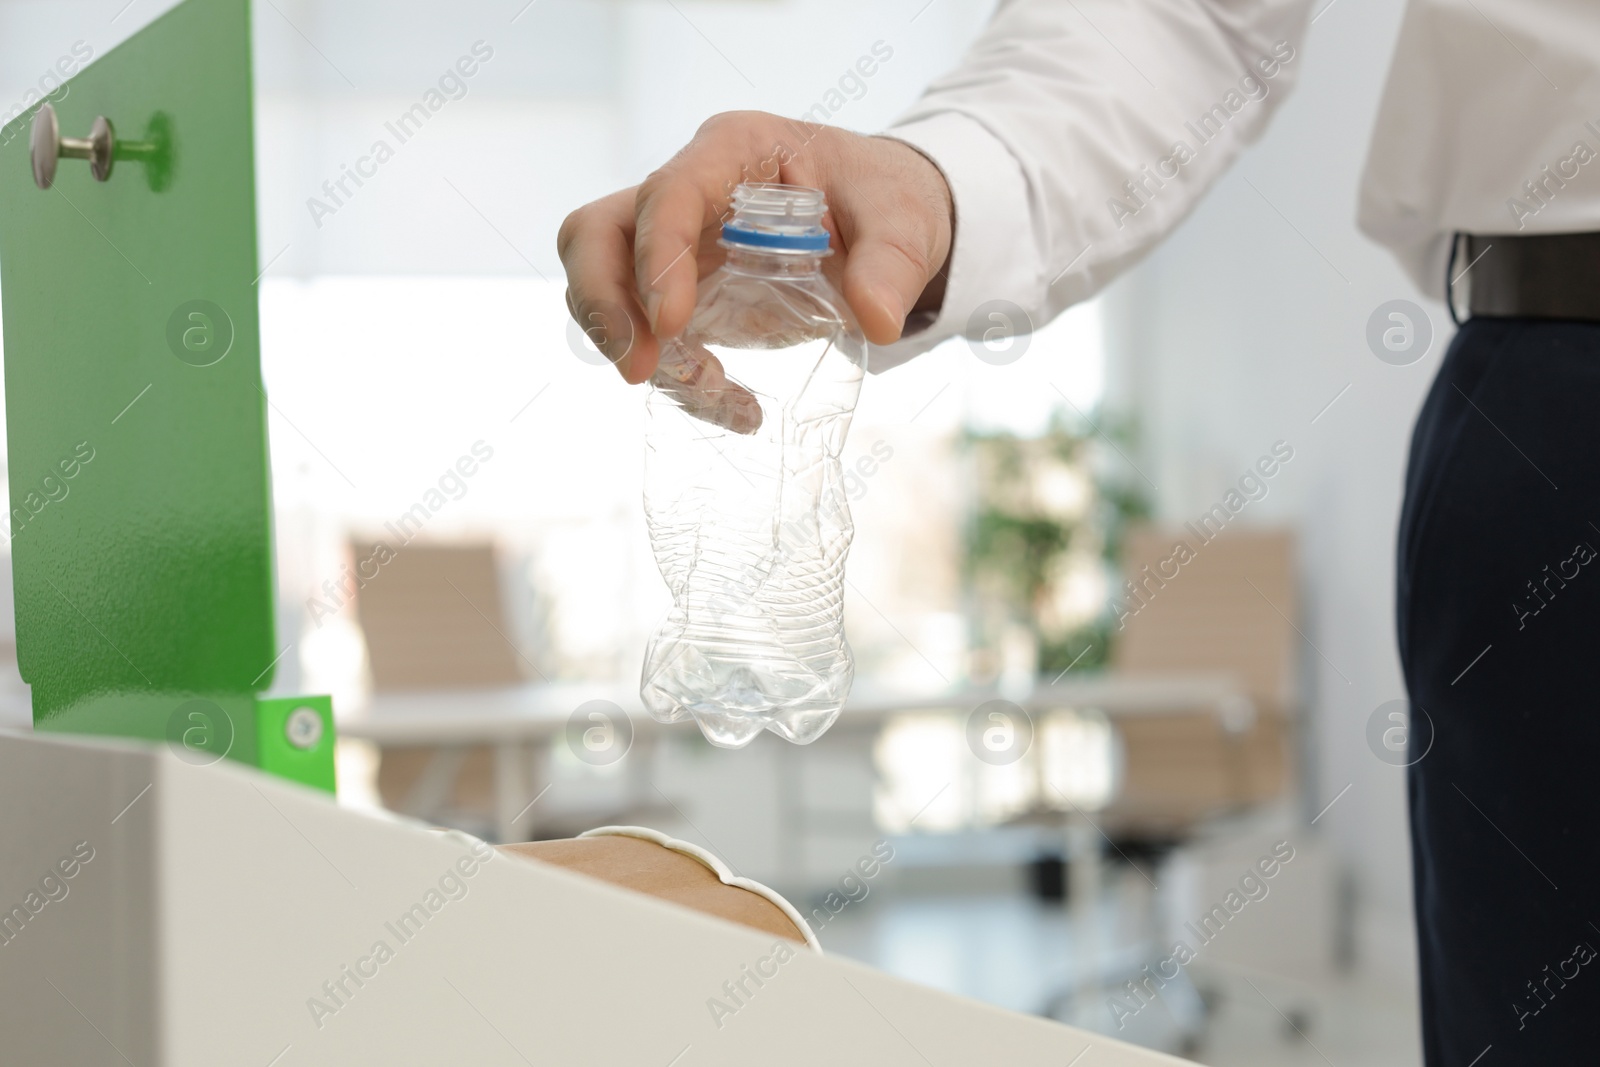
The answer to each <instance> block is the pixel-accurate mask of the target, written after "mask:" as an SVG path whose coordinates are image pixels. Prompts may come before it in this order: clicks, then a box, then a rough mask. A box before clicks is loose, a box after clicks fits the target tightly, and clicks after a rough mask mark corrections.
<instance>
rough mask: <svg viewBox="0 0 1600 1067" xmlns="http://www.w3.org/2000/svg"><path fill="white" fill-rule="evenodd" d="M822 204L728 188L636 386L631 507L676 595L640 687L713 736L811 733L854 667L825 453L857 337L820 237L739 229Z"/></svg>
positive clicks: (853, 391) (726, 743) (800, 737)
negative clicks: (670, 328)
mask: <svg viewBox="0 0 1600 1067" xmlns="http://www.w3.org/2000/svg"><path fill="white" fill-rule="evenodd" d="M824 210H825V204H824V202H823V197H822V194H821V193H820V192H818V191H817V190H814V189H801V188H796V187H792V186H775V185H742V186H740V187H739V188H738V190H736V192H735V195H734V214H733V218H732V219H731V220H730V223H729V226H728V227H727V228H725V229H724V239H723V241H722V245H723V247H724V248H725V249H726V250H727V261H726V263H725V264H724V265H723V266H722V267H721V268H720V269H718V270H717V271H716V272H715V273H713V274H711V275H710V276H708V277H707V278H705V279H704V280H703V281H702V282H701V283H700V289H699V300H698V303H697V306H696V308H695V312H694V315H693V317H692V319H691V320H690V323H689V326H688V329H687V330H686V331H685V332H684V333H683V335H682V336H681V337H679V338H678V339H676V340H674V341H672V342H669V343H667V344H666V345H664V346H663V351H662V354H661V367H660V369H659V370H658V371H657V373H656V376H655V378H654V380H653V386H654V387H653V388H652V389H651V391H650V396H649V400H648V417H647V428H646V461H645V515H646V518H647V521H648V524H649V530H650V542H651V546H652V548H653V549H654V552H655V557H656V563H657V565H658V566H659V567H660V569H661V575H662V577H663V578H664V579H665V580H666V583H667V586H668V588H669V589H670V590H671V592H672V599H673V605H672V608H671V610H670V611H669V612H668V615H667V618H666V620H665V621H664V622H663V623H662V625H661V627H660V629H659V630H658V631H657V632H656V634H655V636H654V637H653V638H652V640H651V642H650V645H649V647H648V649H647V650H646V652H645V661H644V669H643V672H642V679H641V683H640V695H641V696H642V698H643V700H644V705H645V707H646V708H647V709H648V710H649V712H650V714H651V715H652V716H653V717H655V718H656V719H658V720H660V721H662V722H680V721H683V720H685V719H688V718H693V719H694V720H695V721H696V722H697V723H698V724H699V726H700V729H701V731H702V732H703V733H704V734H705V736H706V738H707V739H708V740H710V741H711V743H712V744H715V745H719V746H722V747H725V748H739V747H742V746H744V745H746V744H749V743H750V741H752V740H753V739H754V738H755V737H756V735H757V734H759V733H760V732H761V731H762V730H771V731H772V732H773V733H776V734H777V735H779V736H780V737H783V738H785V739H786V740H789V741H793V742H796V743H799V744H805V743H807V742H809V741H813V740H815V739H816V738H817V737H819V736H821V735H822V733H823V732H824V731H825V730H827V728H828V727H829V726H830V725H832V724H833V721H834V719H836V718H837V717H838V715H839V711H840V709H841V708H842V707H843V705H844V701H845V698H846V696H847V695H848V694H849V692H850V684H851V681H852V680H853V678H854V676H855V660H854V657H853V656H852V655H851V652H850V646H849V643H848V642H847V641H846V640H845V634H844V616H843V610H844V564H845V555H846V553H847V552H848V551H849V548H850V538H851V534H852V532H853V527H852V526H851V522H850V509H849V506H848V502H847V499H846V495H845V491H844V478H843V468H842V465H841V461H840V456H841V453H842V451H843V449H844V443H845V435H846V434H847V433H848V432H849V428H850V418H851V415H852V414H853V413H854V411H855V405H856V398H857V396H858V395H859V393H860V391H861V381H862V376H863V371H864V369H865V366H866V352H867V349H866V342H865V341H864V340H863V338H862V336H861V332H860V329H859V328H858V327H857V326H856V324H855V322H854V320H853V318H852V317H851V315H850V312H849V310H848V308H847V307H846V305H845V302H844V300H843V298H842V297H840V295H839V294H838V292H837V291H835V289H834V287H833V286H832V285H831V284H830V283H829V282H828V281H827V280H826V279H825V278H824V277H823V274H822V270H821V264H822V259H823V257H824V256H825V255H826V254H827V253H826V250H825V249H824V250H822V251H805V250H796V249H785V248H781V247H780V248H773V247H769V246H761V247H754V246H752V245H751V244H750V243H748V242H750V241H753V240H755V238H753V237H750V236H749V235H750V234H751V233H752V232H753V233H756V234H758V235H761V234H766V235H773V234H775V235H778V236H779V238H782V237H784V235H792V236H798V237H800V238H802V240H801V241H797V242H795V243H807V242H806V241H805V240H804V238H810V241H809V243H812V244H815V243H817V241H816V239H815V235H817V234H825V233H826V231H825V230H823V228H822V225H821V221H822V215H823V212H824ZM780 243H781V240H780Z"/></svg>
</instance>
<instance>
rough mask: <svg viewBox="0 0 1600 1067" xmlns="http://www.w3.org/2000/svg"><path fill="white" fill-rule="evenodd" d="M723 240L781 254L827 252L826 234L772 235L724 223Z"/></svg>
mask: <svg viewBox="0 0 1600 1067" xmlns="http://www.w3.org/2000/svg"><path fill="white" fill-rule="evenodd" d="M722 239H723V240H724V241H730V242H732V243H733V244H737V245H746V246H748V247H750V248H771V249H774V250H776V251H780V252H826V251H827V250H828V235H827V234H826V233H770V232H767V231H765V230H747V229H745V228H744V227H742V226H735V225H733V224H732V223H724V224H723V227H722Z"/></svg>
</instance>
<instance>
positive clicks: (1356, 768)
mask: <svg viewBox="0 0 1600 1067" xmlns="http://www.w3.org/2000/svg"><path fill="white" fill-rule="evenodd" d="M1323 2H1324V3H1325V0H1323ZM1318 6H1319V8H1321V7H1322V6H1323V5H1322V4H1320V3H1319V5H1318ZM1400 8H1401V5H1399V4H1395V3H1390V2H1386V0H1338V2H1337V4H1336V5H1329V6H1328V9H1326V10H1325V13H1324V14H1323V15H1322V16H1320V17H1319V18H1318V19H1317V21H1316V23H1315V24H1314V25H1313V27H1312V29H1311V33H1310V36H1309V39H1308V40H1307V42H1306V44H1305V46H1304V48H1303V49H1302V53H1303V59H1302V62H1303V68H1302V71H1301V82H1300V85H1299V87H1298V89H1297V90H1296V92H1295V94H1294V96H1293V97H1291V98H1290V100H1289V101H1288V102H1287V103H1286V104H1285V105H1284V106H1283V108H1282V110H1281V111H1280V112H1279V114H1278V116H1277V117H1276V119H1275V120H1274V122H1273V124H1272V126H1271V128H1270V129H1269V130H1268V132H1267V134H1266V136H1265V137H1264V138H1263V139H1262V141H1261V142H1260V143H1259V144H1258V145H1256V146H1255V147H1254V148H1253V149H1252V150H1251V151H1250V152H1249V153H1248V154H1247V155H1246V156H1245V157H1244V159H1243V160H1242V161H1241V162H1240V163H1239V164H1238V165H1237V166H1236V167H1235V168H1234V170H1233V171H1232V172H1230V174H1229V175H1228V176H1227V178H1225V179H1224V180H1223V181H1222V183H1221V184H1220V185H1219V187H1218V188H1217V189H1216V190H1214V191H1213V193H1212V194H1211V196H1210V197H1209V198H1208V199H1207V200H1206V201H1205V202H1204V203H1203V204H1202V205H1201V206H1200V208H1199V209H1198V210H1197V211H1196V212H1195V214H1194V215H1193V216H1192V217H1191V218H1190V219H1189V220H1188V221H1187V222H1186V223H1185V224H1184V225H1183V227H1182V228H1181V229H1180V230H1179V231H1178V232H1177V233H1176V234H1175V235H1174V236H1173V237H1172V239H1171V240H1169V241H1168V242H1167V243H1166V245H1165V246H1163V247H1162V248H1161V249H1160V250H1159V251H1158V252H1157V253H1156V254H1155V255H1154V256H1152V257H1151V258H1150V259H1149V260H1148V261H1146V262H1145V263H1144V264H1142V265H1141V266H1140V267H1139V268H1137V269H1136V270H1135V271H1134V272H1133V273H1132V274H1131V275H1129V276H1128V277H1127V278H1125V279H1124V280H1123V281H1122V282H1121V283H1120V284H1119V285H1118V286H1117V287H1116V290H1115V292H1114V293H1113V294H1112V298H1111V300H1110V301H1109V302H1108V303H1109V305H1110V306H1109V310H1108V325H1107V329H1108V332H1109V334H1110V336H1111V338H1112V341H1111V346H1112V350H1113V354H1112V359H1111V365H1112V379H1113V382H1114V385H1113V391H1114V393H1116V394H1119V395H1121V396H1123V397H1125V398H1126V399H1127V400H1128V401H1129V402H1131V403H1132V404H1133V406H1134V407H1135V408H1136V409H1137V410H1138V411H1139V414H1140V417H1141V419H1142V423H1143V430H1144V433H1145V440H1144V452H1145V456H1146V458H1147V459H1148V461H1149V464H1150V466H1149V467H1147V468H1146V469H1147V470H1149V471H1150V472H1151V477H1152V478H1153V479H1154V481H1155V482H1156V483H1157V484H1158V485H1159V486H1160V492H1159V493H1158V494H1157V495H1158V499H1159V511H1160V514H1161V516H1162V517H1163V518H1165V519H1170V520H1173V521H1177V522H1182V521H1184V520H1187V519H1190V518H1193V517H1194V516H1196V515H1197V514H1199V513H1200V512H1201V511H1202V510H1204V509H1205V508H1206V507H1208V506H1209V505H1210V504H1211V503H1212V502H1213V501H1214V500H1216V499H1217V498H1218V497H1220V495H1221V494H1222V492H1223V491H1224V490H1225V489H1226V487H1227V486H1228V484H1229V483H1230V482H1232V481H1233V480H1235V479H1237V478H1238V477H1239V475H1240V474H1241V473H1242V472H1243V471H1244V470H1245V469H1246V467H1248V466H1249V465H1250V464H1251V463H1252V462H1253V461H1254V459H1255V458H1256V457H1257V456H1258V455H1261V454H1262V453H1264V452H1266V451H1267V450H1268V448H1269V447H1270V446H1271V445H1272V444H1273V442H1274V441H1277V440H1284V441H1287V442H1289V443H1290V444H1291V445H1293V447H1294V449H1295V458H1294V460H1293V462H1292V463H1291V464H1290V465H1289V466H1288V468H1287V469H1286V470H1285V471H1284V472H1283V474H1281V475H1280V476H1279V477H1278V478H1277V479H1276V480H1275V483H1274V485H1273V488H1272V494H1271V495H1270V496H1269V497H1268V498H1267V499H1266V500H1264V501H1262V502H1261V503H1259V504H1253V505H1251V509H1250V510H1249V511H1247V512H1245V516H1246V517H1247V518H1248V519H1249V520H1251V521H1257V522H1286V523H1290V524H1293V525H1294V526H1295V527H1296V528H1297V529H1298V530H1299V532H1300V535H1301V539H1302V540H1301V564H1300V569H1301V577H1302V583H1303V590H1304V604H1303V607H1302V618H1301V620H1300V628H1301V629H1302V630H1303V631H1304V632H1305V636H1306V641H1305V642H1304V643H1303V645H1302V652H1303V666H1304V670H1305V671H1306V672H1308V674H1309V678H1310V686H1309V697H1310V700H1311V705H1312V708H1313V709H1314V715H1315V717H1314V720H1313V722H1314V727H1313V736H1312V738H1311V739H1310V740H1311V742H1312V744H1311V746H1310V749H1311V751H1312V753H1313V754H1314V762H1313V764H1312V766H1311V767H1310V768H1309V770H1310V774H1311V777H1310V781H1309V786H1310V791H1311V794H1312V795H1311V797H1310V798H1308V801H1307V804H1308V814H1307V817H1308V818H1309V817H1310V816H1311V815H1314V814H1315V813H1316V812H1317V811H1318V810H1320V809H1321V808H1322V807H1323V805H1325V804H1326V803H1327V802H1328V801H1330V800H1332V799H1333V798H1334V797H1335V795H1337V794H1338V793H1339V791H1340V790H1341V789H1343V788H1344V787H1345V786H1346V785H1347V784H1350V785H1351V786H1352V788H1351V789H1350V791H1349V792H1348V793H1346V794H1345V795H1344V797H1343V798H1342V799H1340V800H1339V802H1338V803H1337V804H1336V805H1334V807H1333V808H1332V809H1331V810H1330V811H1329V812H1328V813H1327V815H1325V816H1324V817H1323V818H1322V819H1321V821H1320V822H1319V823H1318V827H1319V829H1322V830H1325V831H1326V832H1327V833H1328V834H1329V836H1330V837H1331V839H1332V840H1333V841H1334V843H1335V845H1336V847H1337V849H1338V850H1339V852H1340V853H1342V854H1343V856H1344V857H1346V859H1347V861H1348V862H1350V863H1351V864H1352V865H1353V866H1354V868H1355V870H1356V872H1357V874H1358V876H1359V885H1360V887H1361V890H1362V893H1363V896H1364V897H1365V898H1366V899H1367V900H1368V901H1369V902H1370V903H1372V904H1374V905H1377V906H1378V908H1379V910H1380V911H1382V912H1384V913H1386V914H1387V915H1388V916H1391V917H1395V918H1396V919H1397V920H1399V921H1405V919H1404V918H1403V917H1405V916H1406V914H1407V912H1408V911H1409V908H1410V896H1409V894H1410V868H1409V856H1408V852H1407V831H1406V813H1405V796H1404V788H1403V772H1401V771H1400V770H1398V769H1396V768H1392V767H1389V766H1387V765H1385V764H1383V763H1380V762H1379V761H1378V760H1377V759H1375V758H1374V757H1373V756H1372V754H1371V753H1370V752H1369V751H1368V749H1367V747H1366V742H1365V740H1364V729H1365V725H1366V721H1367V717H1368V715H1369V714H1370V713H1371V712H1372V710H1373V709H1374V708H1376V707H1377V706H1378V705H1379V704H1381V703H1382V702H1384V701H1386V700H1390V699H1393V698H1395V697H1399V696H1403V695H1404V692H1403V688H1402V684H1401V679H1400V672H1399V665H1398V659H1397V656H1396V652H1395V645H1394V625H1393V610H1394V609H1393V594H1392V589H1393V584H1394V542H1395V529H1396V522H1397V516H1398V511H1399V503H1400V490H1401V484H1402V477H1403V474H1404V465H1405V454H1406V449H1407V445H1408V441H1409V434H1410V427H1411V423H1412V420H1413V418H1414V416H1415V413H1416V410H1417V408H1418V407H1419V405H1420V403H1421V400H1422V396H1423V394H1424V392H1425V390H1426V388H1427V386H1428V384H1429V382H1430V380H1431V378H1432V376H1433V374H1434V372H1435V371H1436V369H1437V367H1438V365H1439V360H1440V357H1441V355H1442V353H1443V350H1444V348H1445V346H1446V345H1447V344H1448V341H1449V337H1448V333H1449V331H1450V329H1451V327H1450V325H1449V319H1448V317H1447V315H1446V313H1445V310H1444V308H1443V307H1442V306H1440V305H1438V304H1431V303H1427V302H1425V301H1424V300H1423V298H1422V297H1421V296H1420V295H1418V294H1417V293H1416V292H1415V291H1414V290H1413V288H1412V287H1411V285H1410V284H1409V283H1408V282H1407V281H1406V280H1405V278H1404V277H1403V276H1402V274H1401V272H1400V270H1399V268H1398V267H1397V266H1396V265H1395V264H1394V262H1393V261H1392V260H1391V259H1390V258H1389V256H1388V255H1387V253H1386V252H1384V251H1383V250H1382V249H1381V248H1379V247H1377V246H1375V245H1373V244H1372V243H1370V242H1369V241H1367V240H1366V239H1365V238H1364V237H1362V236H1361V235H1360V234H1359V233H1358V232H1357V231H1356V229H1355V225H1354V221H1353V220H1354V215H1355V206H1356V190H1357V185H1358V181H1359V176H1360V172H1361V167H1362V162H1363V160H1364V158H1365V154H1366V143H1367V136H1368V132H1369V130H1370V128H1371V124H1372V118H1373V115H1374V113H1375V110H1376V106H1377V100H1378V95H1379V91H1380V89H1381V86H1382V82H1383V75H1384V71H1385V69H1386V67H1387V63H1388V58H1389V54H1390V51H1391V50H1392V48H1393V42H1394V38H1395V34H1396V32H1397V30H1398V23H1399V14H1400ZM1252 184H1253V185H1254V188H1252V187H1251V186H1252ZM1258 190H1259V192H1258ZM1269 201H1270V203H1269ZM1279 212H1281V215H1280V214H1279ZM1285 217H1286V218H1287V220H1288V221H1285ZM1291 224H1292V225H1291ZM1296 230H1298V231H1299V232H1298V233H1297V232H1296ZM1341 275H1342V277H1341ZM1400 297H1403V298H1407V299H1411V300H1414V301H1417V302H1418V303H1420V304H1424V306H1425V307H1426V308H1427V311H1428V314H1429V316H1430V317H1431V318H1432V320H1433V326H1434V331H1435V339H1434V342H1433V347H1432V350H1431V351H1430V352H1429V354H1428V355H1427V357H1426V358H1424V359H1422V360H1421V361H1420V362H1418V363H1415V364H1413V365H1411V366H1408V367H1395V366H1390V365H1388V364H1385V363H1383V362H1380V361H1379V360H1378V359H1377V358H1376V357H1375V356H1374V355H1373V354H1372V352H1371V351H1369V349H1368V348H1367V344H1366V340H1365V329H1366V322H1367V318H1368V316H1369V315H1370V314H1371V313H1372V311H1373V309H1374V308H1376V307H1377V306H1378V305H1379V304H1381V303H1383V302H1384V301H1386V300H1390V299H1393V298H1400ZM1347 385H1348V386H1349V387H1350V388H1349V390H1348V391H1347V392H1344V394H1343V396H1342V397H1341V398H1340V399H1339V400H1338V402H1337V403H1336V404H1334V405H1333V406H1332V407H1331V408H1328V409H1327V410H1326V411H1325V412H1324V411H1323V409H1324V406H1325V405H1327V404H1328V403H1329V401H1331V400H1333V398H1334V397H1335V396H1337V395H1339V394H1340V392H1341V390H1344V389H1345V387H1346V386H1347ZM1319 413H1321V414H1320V417H1319ZM1313 419H1315V423H1314V424H1313ZM1141 465H1142V464H1141ZM1313 645H1314V647H1313ZM1386 951H1387V952H1388V953H1389V954H1390V955H1391V959H1389V960H1386V961H1385V962H1392V963H1395V964H1396V965H1399V966H1406V965H1408V962H1409V955H1410V952H1411V945H1410V942H1409V940H1408V939H1405V938H1400V939H1395V940H1393V941H1392V942H1391V943H1390V944H1389V945H1388V946H1387V949H1386Z"/></svg>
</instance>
